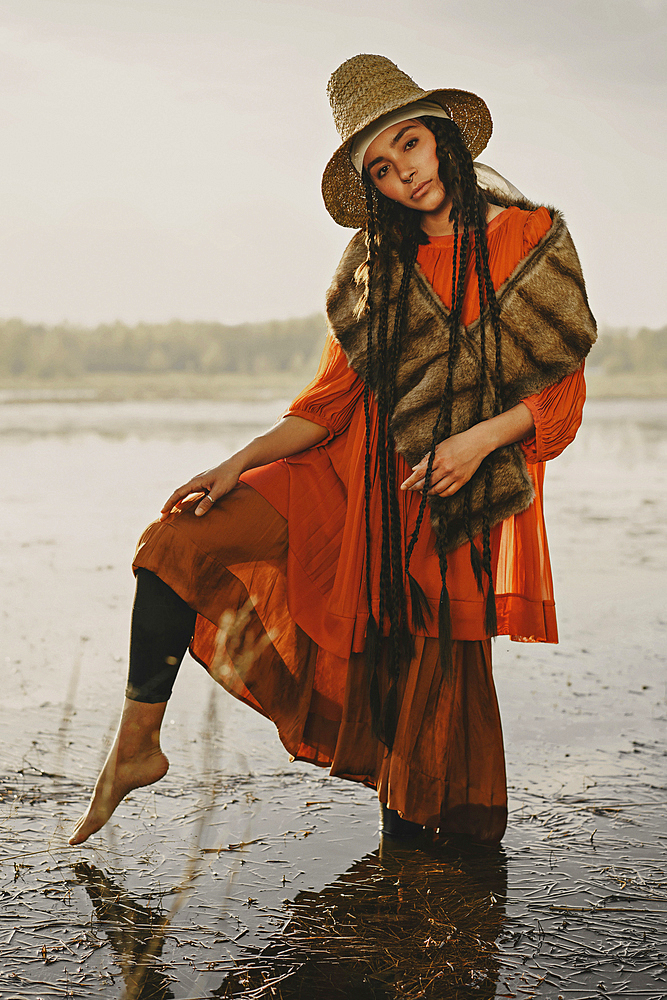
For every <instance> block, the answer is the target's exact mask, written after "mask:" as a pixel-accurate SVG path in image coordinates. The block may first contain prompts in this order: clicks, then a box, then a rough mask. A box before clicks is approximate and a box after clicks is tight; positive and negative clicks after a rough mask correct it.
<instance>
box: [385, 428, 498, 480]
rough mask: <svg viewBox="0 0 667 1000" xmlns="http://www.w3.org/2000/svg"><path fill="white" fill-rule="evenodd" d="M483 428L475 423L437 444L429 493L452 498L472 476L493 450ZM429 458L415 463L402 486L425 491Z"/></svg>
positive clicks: (425, 457)
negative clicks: (417, 463)
mask: <svg viewBox="0 0 667 1000" xmlns="http://www.w3.org/2000/svg"><path fill="white" fill-rule="evenodd" d="M480 428H483V424H476V425H475V427H471V428H470V429H469V430H467V431H462V432H461V433H460V434H453V435H452V437H450V438H447V440H446V441H441V442H440V444H438V445H436V449H435V458H434V459H433V468H432V469H431V483H430V488H429V491H428V495H429V496H441V497H451V496H453V495H454V494H455V493H456V492H458V490H460V489H461V487H462V486H465V484H466V483H467V482H468V480H469V479H471V478H472V476H473V475H474V474H475V472H476V471H477V469H478V468H479V466H480V463H481V462H482V460H483V459H484V458H486V456H487V455H488V454H489V451H490V450H491V449H490V448H489V447H488V441H487V440H486V435H485V434H484V433H483V432H480ZM428 459H429V456H428V455H425V456H424V458H422V460H421V462H420V463H419V465H415V467H414V469H413V470H412V475H411V476H409V477H408V479H406V480H405V482H404V483H403V484H402V485H401V489H402V490H415V491H417V492H419V491H421V490H423V488H424V479H425V476H426V469H427V466H428Z"/></svg>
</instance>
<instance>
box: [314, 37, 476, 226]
mask: <svg viewBox="0 0 667 1000" xmlns="http://www.w3.org/2000/svg"><path fill="white" fill-rule="evenodd" d="M327 93H328V95H329V101H330V103H331V110H332V111H333V116H334V121H335V123H336V128H337V129H338V133H339V135H340V137H341V139H342V140H343V142H342V145H340V146H339V147H338V149H337V150H336V152H335V153H334V155H333V156H332V157H331V159H330V160H329V162H328V163H327V165H326V168H325V171H324V176H323V177H322V196H323V197H324V204H325V205H326V207H327V211H328V212H329V214H330V215H331V216H332V218H333V219H334V220H335V221H336V222H337V223H338V224H339V225H341V226H351V227H354V228H355V229H358V228H360V227H361V226H364V225H365V223H366V196H365V193H364V185H363V182H362V180H361V177H360V176H359V174H358V173H357V171H356V170H355V168H354V167H353V166H352V161H351V160H350V148H351V146H352V142H353V140H354V137H355V136H356V135H357V134H358V133H359V132H360V131H361V130H362V129H364V128H366V126H367V125H370V124H371V122H374V121H376V119H378V118H380V117H381V116H382V115H385V114H388V113H389V112H390V111H397V110H398V109H399V108H402V107H405V105H407V104H413V103H414V102H415V101H422V100H430V101H435V102H437V103H438V104H440V105H442V107H443V108H444V109H445V110H446V111H447V112H448V113H449V115H450V117H451V118H452V119H453V120H454V121H455V122H456V124H457V125H458V127H459V128H460V129H461V132H462V134H463V140H464V142H465V144H466V146H467V147H468V149H469V150H470V153H471V155H472V158H473V160H474V159H475V158H476V157H477V156H479V154H480V153H481V152H482V150H483V149H484V147H485V146H486V144H487V143H488V141H489V139H490V138H491V131H492V129H493V122H492V121H491V115H490V113H489V109H488V108H487V106H486V104H485V103H484V101H483V100H482V98H481V97H477V95H476V94H471V93H469V92H468V91H467V90H422V89H421V87H418V86H417V84H416V83H415V81H414V80H412V79H411V78H410V77H409V76H408V75H407V74H406V73H403V72H402V70H400V69H399V68H398V66H396V64H395V63H393V62H392V61H391V59H386V58H385V57H384V56H374V55H367V54H363V55H359V56H353V58H352V59H348V60H347V62H344V63H343V64H342V66H339V67H338V69H337V70H336V71H335V73H332V75H331V78H330V80H329V83H328V85H327Z"/></svg>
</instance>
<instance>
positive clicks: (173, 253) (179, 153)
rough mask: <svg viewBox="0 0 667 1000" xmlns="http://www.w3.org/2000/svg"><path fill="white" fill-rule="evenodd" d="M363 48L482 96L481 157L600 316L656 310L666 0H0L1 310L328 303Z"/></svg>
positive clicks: (308, 307) (125, 311)
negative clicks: (565, 262) (558, 220)
mask: <svg viewBox="0 0 667 1000" xmlns="http://www.w3.org/2000/svg"><path fill="white" fill-rule="evenodd" d="M358 52H379V53H381V54H383V55H387V56H389V57H390V58H391V59H393V60H394V61H395V62H396V63H397V64H398V65H399V66H400V67H401V69H403V70H405V72H407V73H409V74H410V75H411V76H412V77H413V78H414V79H415V80H416V81H417V83H418V84H419V85H420V86H422V87H424V88H426V89H430V88H435V87H448V86H452V87H460V88H463V89H467V90H472V91H475V92H477V93H479V94H480V95H481V96H482V97H484V99H485V100H486V102H487V104H488V105H489V107H490V109H491V114H492V116H493V119H494V134H493V137H492V139H491V142H490V144H489V146H488V148H487V150H486V151H485V152H484V154H483V155H482V157H481V159H482V160H483V161H484V162H487V163H490V164H491V165H492V166H494V167H495V168H496V169H497V170H499V171H500V172H501V173H503V174H505V176H507V177H509V178H510V179H511V180H512V182H513V183H514V184H516V185H517V187H519V188H520V189H522V190H523V191H524V192H525V193H526V194H527V195H528V196H529V197H531V198H533V199H534V200H535V201H544V202H547V203H551V204H555V205H557V206H558V207H559V208H561V209H562V210H563V211H564V212H565V215H566V218H567V219H568V222H569V224H570V229H571V231H572V233H573V235H574V238H575V242H576V244H577V247H578V249H579V252H580V256H581V258H582V262H583V265H584V272H585V275H586V277H587V281H588V287H589V294H590V298H591V303H592V306H593V310H594V312H595V313H596V315H597V316H598V318H599V320H600V321H601V322H602V323H607V324H611V325H626V324H629V325H641V324H645V325H649V326H662V325H664V324H665V323H667V300H666V295H665V287H666V285H667V280H666V279H667V266H666V263H665V258H666V250H667V239H666V236H665V233H666V230H667V208H666V207H665V195H664V192H663V188H664V183H663V177H664V175H665V172H666V168H667V69H666V64H667V55H666V53H667V2H665V0H604V2H598V0H559V2H557V3H556V2H552V0H547V2H541V0H509V2H506V3H502V4H501V3H498V2H497V0H457V2H456V3H454V2H449V0H444V2H443V0H407V2H406V0H402V2H396V0H356V2H351V0H302V2H283V0H0V128H1V129H2V138H3V143H2V157H1V161H0V162H1V167H0V243H1V248H0V253H1V256H2V267H1V268H0V317H5V318H6V317H9V316H21V317H23V318H25V319H28V320H37V321H45V322H48V323H56V322H59V321H61V320H64V319H67V320H69V321H70V322H73V323H75V322H81V323H86V324H92V323H97V322H100V321H111V320H114V319H117V318H118V319H122V320H124V321H127V322H130V323H134V322H136V321H137V320H141V319H144V320H148V321H162V320H169V319H172V318H181V319H186V320H191V319H212V320H220V321H222V322H230V323H231V322H240V321H243V320H258V319H271V318H284V317H288V316H298V315H304V314H307V313H310V312H314V311H319V310H321V309H322V307H323V300H324V292H325V289H326V287H327V285H328V283H329V280H330V277H331V274H332V272H333V269H334V267H335V265H336V263H337V260H338V257H339V255H340V253H341V251H342V249H343V247H344V246H345V244H346V242H347V240H348V239H349V238H350V236H351V235H352V234H351V232H350V231H348V230H343V229H341V228H340V227H338V226H337V225H336V224H335V223H334V222H333V221H332V220H331V219H330V218H329V216H328V215H327V213H326V211H325V209H324V206H323V203H322V199H321V195H320V179H321V175H322V170H323V168H324V165H325V164H326V162H327V160H328V158H329V156H330V155H331V153H332V152H333V150H334V149H335V148H336V146H337V145H338V142H339V140H338V137H337V135H336V132H335V129H334V126H333V120H332V118H331V114H330V110H329V105H328V101H327V97H326V91H325V88H326V82H327V79H328V77H329V75H330V73H331V72H332V71H333V70H334V69H335V68H336V66H337V65H338V64H339V63H341V62H342V61H343V60H344V59H347V58H349V57H350V56H352V55H355V54H356V53H358Z"/></svg>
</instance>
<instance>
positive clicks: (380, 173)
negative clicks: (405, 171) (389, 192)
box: [375, 163, 389, 181]
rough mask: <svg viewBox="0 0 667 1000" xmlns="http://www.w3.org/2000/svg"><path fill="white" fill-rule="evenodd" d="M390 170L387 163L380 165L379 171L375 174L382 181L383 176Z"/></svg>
mask: <svg viewBox="0 0 667 1000" xmlns="http://www.w3.org/2000/svg"><path fill="white" fill-rule="evenodd" d="M388 170H389V167H388V166H387V164H386V163H385V164H384V165H383V166H382V167H380V169H379V170H378V172H377V173H376V175H375V176H376V177H377V179H378V180H379V181H381V180H382V178H383V177H385V176H386V174H387V171H388Z"/></svg>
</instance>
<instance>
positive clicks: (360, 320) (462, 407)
mask: <svg viewBox="0 0 667 1000" xmlns="http://www.w3.org/2000/svg"><path fill="white" fill-rule="evenodd" d="M488 195H489V200H490V201H492V202H496V203H498V204H502V205H505V206H506V207H508V206H509V205H516V206H517V207H519V208H522V209H528V210H530V211H534V210H535V209H536V208H537V207H538V206H536V205H533V204H531V203H530V202H527V201H525V200H511V201H510V200H509V199H506V198H504V197H503V196H502V195H500V194H498V193H496V192H494V191H490V192H488ZM549 213H550V215H551V219H552V223H551V227H550V229H549V230H548V231H547V233H546V234H545V235H544V236H543V237H542V239H541V240H540V242H539V243H538V244H537V246H536V247H534V248H533V249H532V250H531V251H530V253H529V254H528V255H527V256H526V257H524V258H523V260H521V261H520V262H519V263H518V264H517V266H516V268H515V269H514V271H513V272H512V274H511V275H510V277H509V278H508V279H507V281H505V282H504V283H503V284H502V285H501V287H500V288H499V289H497V291H496V297H497V300H498V304H499V306H500V316H501V340H502V372H501V382H500V393H501V400H502V406H501V408H502V410H508V409H510V408H511V407H513V406H515V405H516V404H517V403H519V402H520V401H521V400H522V399H525V398H526V397H528V396H532V395H533V394H534V393H538V392H540V391H541V390H542V389H545V388H546V387H547V386H549V385H553V384H554V383H556V382H559V381H560V380H561V379H562V378H564V377H565V376H566V375H569V374H571V373H572V372H575V371H576V370H577V369H578V368H579V367H580V365H581V363H582V361H583V360H584V358H585V357H586V355H587V354H588V352H589V350H590V349H591V346H592V345H593V343H594V342H595V339H596V325H595V320H594V318H593V316H592V314H591V311H590V308H589V305H588V299H587V296H586V288H585V285H584V279H583V276H582V273H581V266H580V263H579V258H578V256H577V252H576V250H575V248H574V244H573V242H572V239H571V237H570V234H569V232H568V230H567V227H566V225H565V222H564V220H563V217H562V215H561V214H560V212H558V211H556V210H555V209H549ZM366 257H367V249H366V243H365V239H364V234H363V232H359V233H357V234H356V235H355V236H354V238H353V239H352V241H351V243H350V244H349V246H348V247H347V249H346V251H345V253H344V254H343V257H342V259H341V262H340V264H339V265H338V268H337V270H336V273H335V275H334V279H333V282H332V285H331V287H330V289H329V291H328V294H327V318H328V322H329V327H330V329H331V332H332V333H333V335H334V336H335V337H336V339H337V340H338V342H339V343H340V345H341V347H342V349H343V351H344V352H345V354H346V356H347V359H348V362H349V364H350V366H351V367H352V368H353V369H354V371H356V372H357V374H358V375H360V376H361V377H362V378H366V377H367V370H366V369H367V363H366V346H367V323H368V311H367V309H366V308H365V306H366V299H367V294H368V292H367V289H366V287H365V284H364V274H363V272H364V270H365V269H364V268H363V266H362V265H363V264H364V262H365V261H366ZM396 262H397V266H396V267H394V268H393V271H392V275H391V283H390V296H389V324H388V329H389V336H391V331H392V330H393V324H394V314H395V307H396V298H397V295H398V289H399V285H400V278H401V272H402V268H401V267H400V266H399V265H398V259H397V261H396ZM484 317H485V329H486V348H485V350H486V353H487V365H486V371H487V372H489V373H491V375H492V376H493V374H494V371H495V343H494V337H493V328H492V325H491V319H490V317H489V315H488V308H487V310H485V313H484ZM449 339H450V331H449V310H447V309H446V308H445V306H444V305H443V303H442V301H441V300H440V298H439V297H438V295H437V294H436V293H435V291H434V290H433V288H432V286H431V285H430V284H429V282H428V281H427V280H426V278H425V277H424V275H423V274H422V272H421V270H420V269H419V266H418V265H415V270H414V275H413V278H412V280H411V282H410V288H409V292H408V316H407V333H406V335H405V342H404V343H403V344H402V347H401V352H400V357H399V363H398V371H397V377H396V400H397V402H396V406H395V408H394V412H393V414H392V416H391V421H390V429H391V433H392V435H393V438H394V441H395V444H396V449H397V451H398V452H399V453H400V454H401V455H403V457H404V458H405V459H406V460H407V462H408V464H409V465H411V466H414V465H416V464H417V462H419V461H420V460H421V459H422V458H423V457H424V455H425V454H426V453H427V452H428V451H429V450H430V447H431V439H432V434H433V426H434V423H435V420H436V417H437V414H438V409H439V406H440V402H441V398H442V391H443V387H444V385H445V381H446V377H447V367H448V351H449ZM481 370H482V365H481V343H480V320H479V319H478V320H476V321H475V322H474V323H472V324H471V325H470V326H468V327H462V328H461V330H460V349H459V353H458V357H457V358H456V361H455V366H454V377H453V417H452V434H456V433H457V432H460V431H463V430H466V429H467V428H468V427H470V426H471V425H472V424H474V423H475V422H476V412H475V407H476V402H477V397H478V390H479V381H480V373H481ZM378 377H379V373H378V372H370V373H368V378H369V382H370V386H371V388H372V389H376V388H377V385H378ZM482 388H483V419H486V418H488V417H491V416H493V388H492V385H491V383H490V382H489V381H488V379H487V384H486V385H484V386H483V387H482ZM488 465H490V466H491V477H492V479H491V490H490V495H489V497H488V500H490V506H489V508H488V515H489V522H490V525H491V526H493V525H494V524H498V523H499V522H500V521H503V520H504V519H505V518H506V517H509V516H510V515H511V514H517V513H519V512H520V511H523V510H525V509H526V508H527V507H528V506H529V505H530V504H531V502H532V499H533V485H532V480H531V477H530V476H529V474H528V470H527V467H526V461H525V458H524V455H523V452H522V450H521V448H520V446H519V445H518V444H514V445H509V446H507V447H504V448H499V449H497V450H496V451H494V452H492V453H491V455H489V457H488V458H487V459H486V461H485V462H483V463H482V465H481V466H480V468H479V469H478V470H477V472H476V473H475V475H474V476H473V478H472V479H471V481H470V484H469V487H468V488H467V489H463V490H460V491H459V492H458V493H456V494H455V495H454V496H453V497H445V498H441V497H434V498H432V499H431V520H432V523H433V527H434V530H435V531H436V533H437V534H438V535H439V537H440V538H441V540H444V542H445V546H446V549H447V551H451V550H452V549H455V548H458V546H460V545H462V544H463V543H464V542H465V541H466V539H467V537H468V536H467V533H466V528H465V504H466V499H465V494H467V493H468V492H469V491H470V492H471V515H472V516H471V528H472V534H473V536H475V535H477V534H479V532H480V531H481V530H482V509H483V506H484V470H485V469H486V468H487V467H488Z"/></svg>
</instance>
